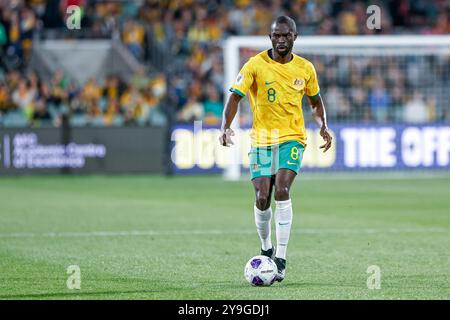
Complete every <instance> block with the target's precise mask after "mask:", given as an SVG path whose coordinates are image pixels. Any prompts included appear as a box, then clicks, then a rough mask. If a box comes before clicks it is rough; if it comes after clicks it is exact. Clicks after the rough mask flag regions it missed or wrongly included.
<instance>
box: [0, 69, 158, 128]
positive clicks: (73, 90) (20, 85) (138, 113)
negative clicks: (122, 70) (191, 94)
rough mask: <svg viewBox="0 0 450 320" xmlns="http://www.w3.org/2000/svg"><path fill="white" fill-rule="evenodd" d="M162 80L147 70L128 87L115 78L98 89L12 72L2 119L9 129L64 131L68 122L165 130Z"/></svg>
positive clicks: (0, 93)
mask: <svg viewBox="0 0 450 320" xmlns="http://www.w3.org/2000/svg"><path fill="white" fill-rule="evenodd" d="M165 93H166V80H165V78H164V75H163V74H158V75H155V76H153V77H151V78H150V77H148V76H147V75H146V74H145V73H144V72H143V70H139V71H138V72H137V73H136V74H134V75H133V76H132V77H131V79H130V81H128V82H125V81H123V80H122V79H121V77H120V76H119V75H110V76H109V77H107V79H105V81H103V82H102V83H99V82H98V81H97V80H96V79H94V78H91V79H89V80H88V81H86V83H84V84H83V85H82V86H79V85H77V84H76V83H75V82H73V81H70V80H68V77H66V75H64V73H63V72H62V71H61V70H58V71H56V72H55V74H54V75H53V77H52V79H51V81H49V82H46V81H42V80H41V79H40V78H39V76H38V75H37V74H36V73H35V72H33V71H30V72H28V73H25V74H22V73H21V72H19V71H11V72H9V73H6V74H4V77H3V79H2V80H1V81H0V114H3V115H2V117H3V119H2V120H3V123H4V124H5V123H6V124H7V125H8V124H9V125H12V126H14V125H18V126H20V125H26V124H31V125H32V126H35V127H43V126H60V125H61V123H62V121H63V118H64V116H67V119H68V121H70V123H71V124H72V125H73V126H85V125H93V126H108V125H116V126H122V125H148V124H164V123H165V118H164V113H163V111H162V100H163V99H164V96H165Z"/></svg>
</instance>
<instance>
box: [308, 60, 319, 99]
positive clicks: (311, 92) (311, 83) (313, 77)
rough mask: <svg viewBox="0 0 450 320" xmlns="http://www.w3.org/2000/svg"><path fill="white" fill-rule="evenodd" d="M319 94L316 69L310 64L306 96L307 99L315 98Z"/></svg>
mask: <svg viewBox="0 0 450 320" xmlns="http://www.w3.org/2000/svg"><path fill="white" fill-rule="evenodd" d="M319 92H320V88H319V80H318V79H317V73H316V69H315V68H314V65H313V64H312V63H311V64H310V77H309V80H308V82H307V83H306V95H307V96H309V97H314V96H317V95H318V94H319Z"/></svg>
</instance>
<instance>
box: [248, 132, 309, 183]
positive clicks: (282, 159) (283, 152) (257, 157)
mask: <svg viewBox="0 0 450 320" xmlns="http://www.w3.org/2000/svg"><path fill="white" fill-rule="evenodd" d="M304 151H305V146H304V145H303V144H301V143H300V142H298V141H293V140H290V141H286V142H283V143H281V144H276V145H273V146H267V147H253V148H252V149H251V150H250V152H249V154H248V155H249V157H250V177H251V180H253V179H255V178H259V177H270V176H272V175H274V174H276V173H277V172H278V170H279V169H290V170H292V171H294V172H295V173H296V174H298V172H299V170H300V167H301V164H302V159H303V152H304Z"/></svg>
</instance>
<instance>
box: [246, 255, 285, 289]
mask: <svg viewBox="0 0 450 320" xmlns="http://www.w3.org/2000/svg"><path fill="white" fill-rule="evenodd" d="M277 272H278V268H277V265H276V264H275V262H274V261H273V260H272V259H270V258H269V257H266V256H255V257H253V258H251V259H250V260H248V262H247V264H246V265H245V268H244V276H245V279H246V280H247V281H248V283H250V284H251V285H252V286H270V285H272V284H273V283H274V282H275V279H276V277H277Z"/></svg>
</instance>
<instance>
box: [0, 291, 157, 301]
mask: <svg viewBox="0 0 450 320" xmlns="http://www.w3.org/2000/svg"><path fill="white" fill-rule="evenodd" d="M158 292H159V293H160V292H161V291H160V290H128V291H93V292H80V291H76V292H53V293H48V292H47V293H24V294H11V295H0V299H14V300H15V299H46V298H57V297H73V298H80V297H86V298H88V297H94V296H99V295H110V296H111V295H112V296H114V295H116V294H139V293H158Z"/></svg>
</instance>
